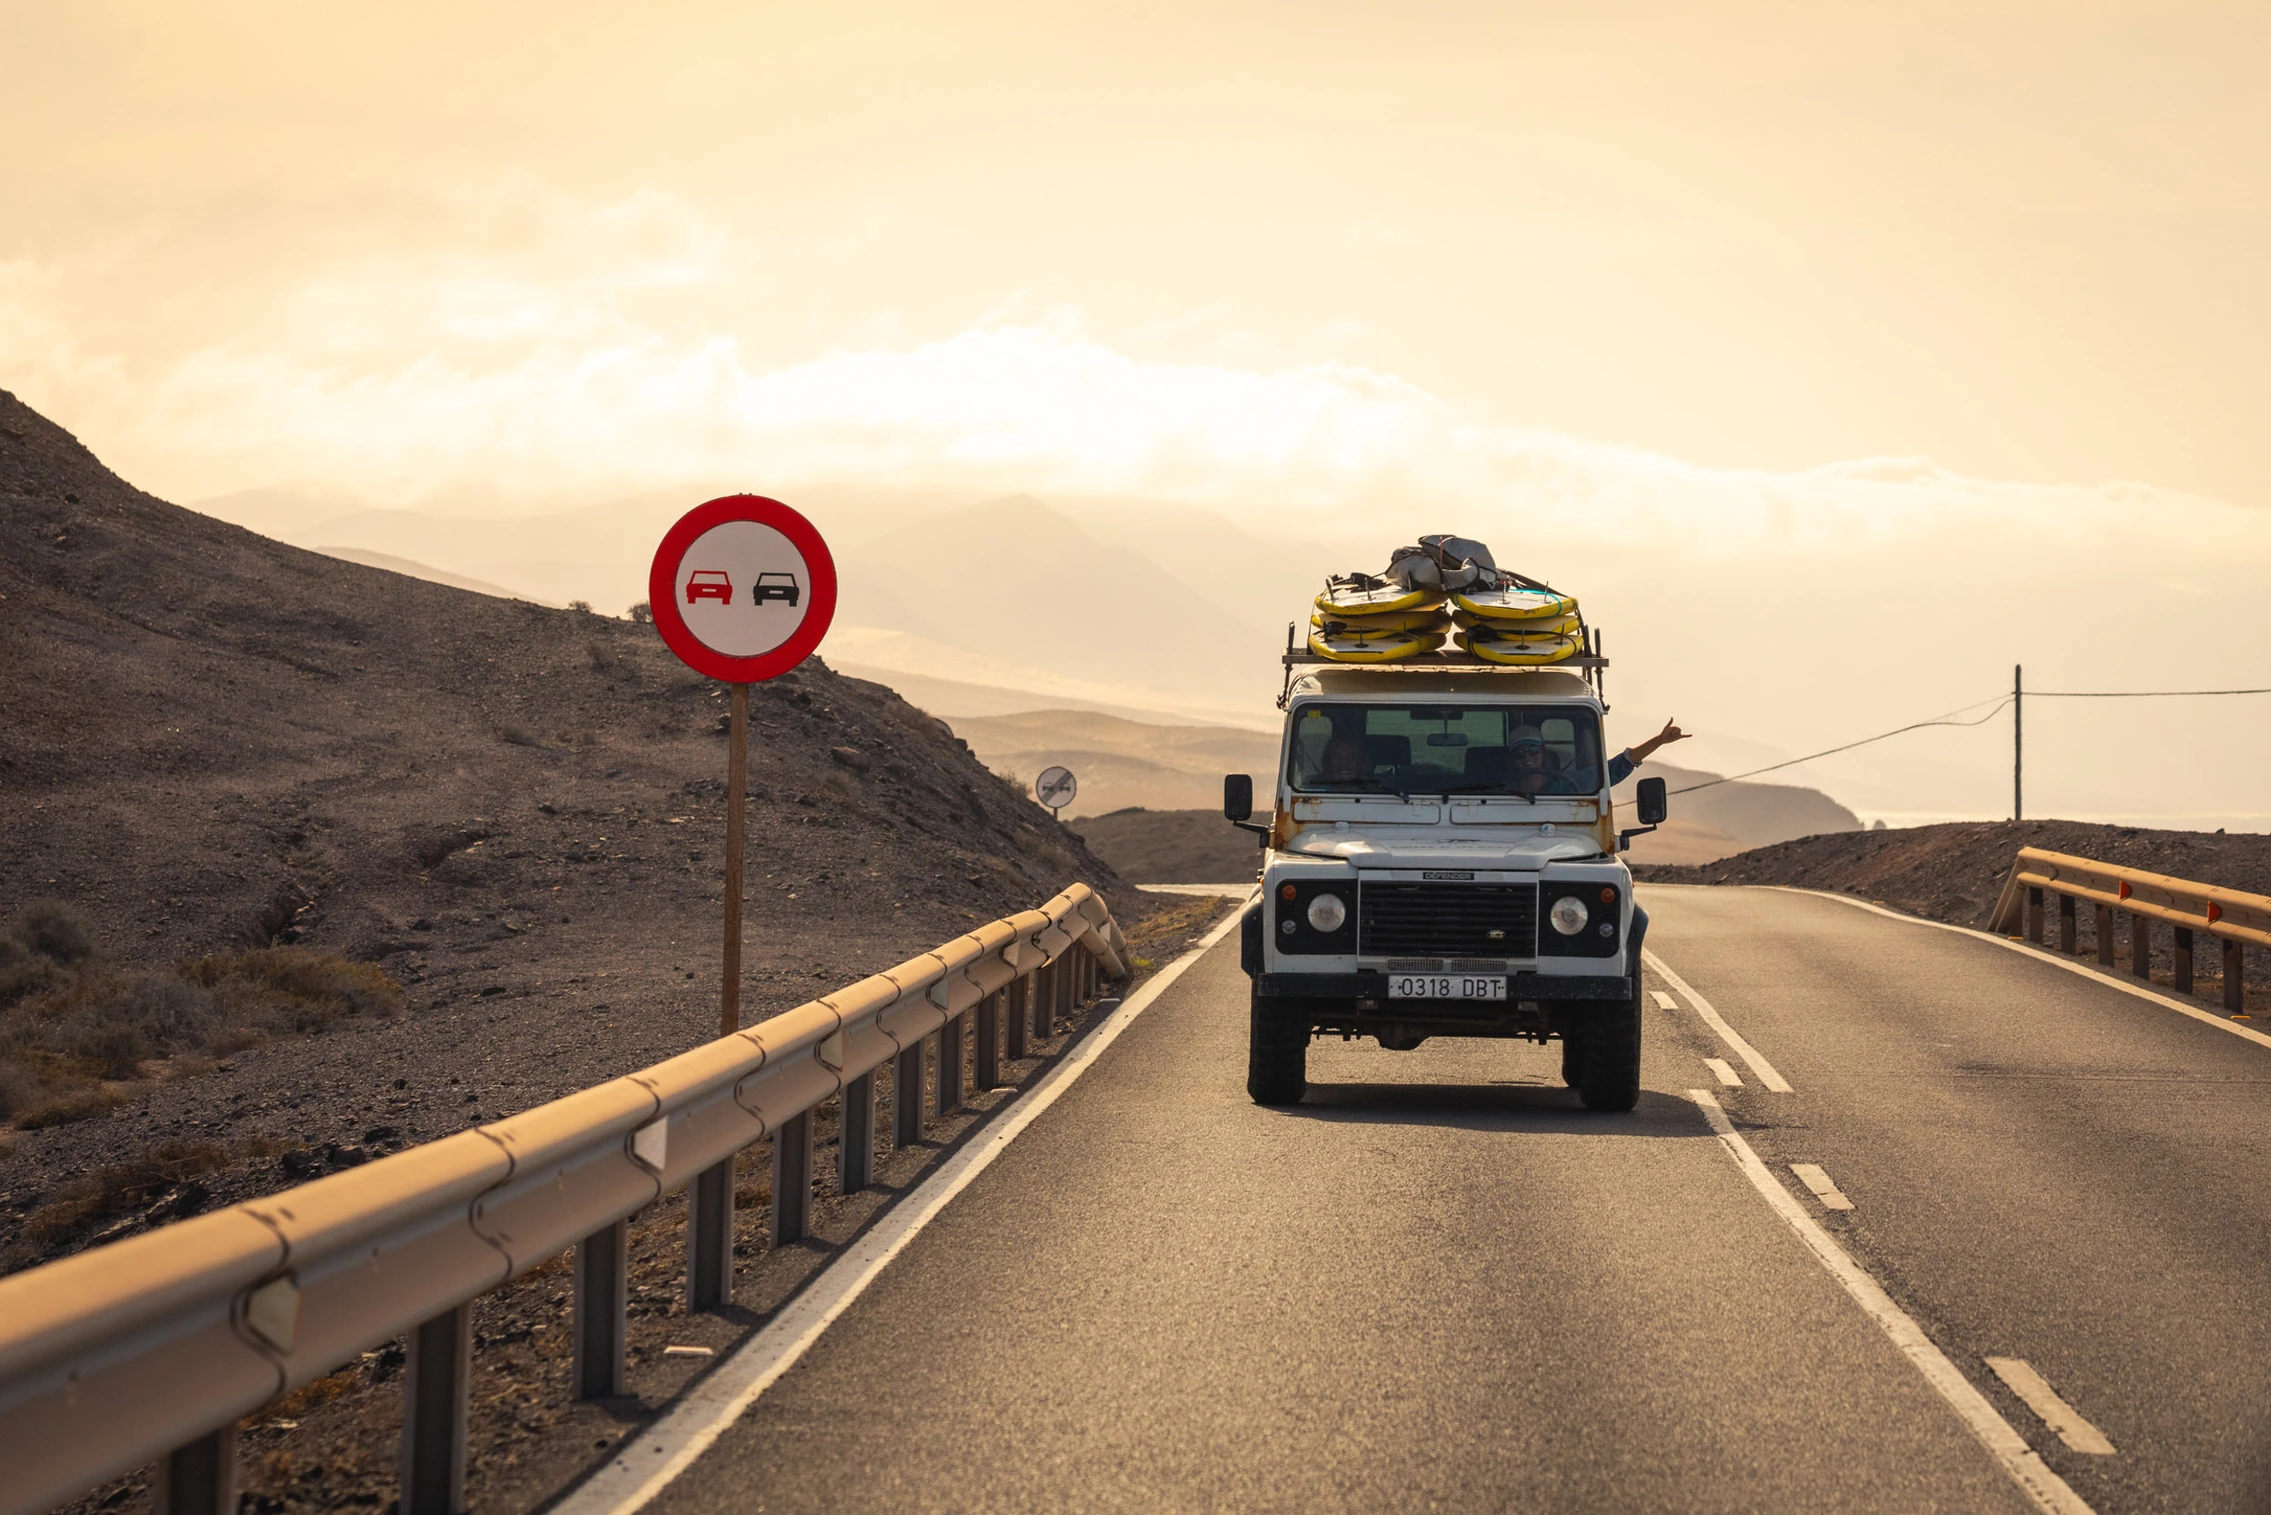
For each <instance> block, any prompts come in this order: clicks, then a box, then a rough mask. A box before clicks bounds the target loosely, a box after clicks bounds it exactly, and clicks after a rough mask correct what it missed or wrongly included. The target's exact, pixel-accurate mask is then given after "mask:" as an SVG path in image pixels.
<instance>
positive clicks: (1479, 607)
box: [1451, 587, 1577, 621]
mask: <svg viewBox="0 0 2271 1515" xmlns="http://www.w3.org/2000/svg"><path fill="white" fill-rule="evenodd" d="M1451 604H1452V606H1453V608H1454V609H1457V610H1464V611H1465V612H1467V614H1469V615H1471V616H1477V617H1479V618H1481V619H1482V620H1485V621H1543V620H1549V619H1556V618H1559V617H1561V616H1565V615H1575V614H1576V613H1577V597H1576V596H1575V595H1573V594H1563V593H1561V592H1560V591H1558V590H1553V589H1546V588H1542V587H1541V588H1536V589H1526V588H1521V587H1511V588H1506V589H1461V590H1457V591H1454V592H1453V594H1452V596H1451Z"/></svg>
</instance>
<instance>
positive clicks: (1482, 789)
mask: <svg viewBox="0 0 2271 1515" xmlns="http://www.w3.org/2000/svg"><path fill="white" fill-rule="evenodd" d="M1443 792H1444V793H1445V794H1447V795H1454V794H1506V795H1512V796H1513V797H1514V798H1516V799H1518V800H1523V801H1526V802H1527V803H1529V804H1532V805H1535V804H1536V803H1537V802H1538V797H1537V796H1536V795H1534V794H1528V793H1525V792H1523V791H1522V790H1520V789H1516V788H1515V787H1514V786H1513V785H1511V784H1495V783H1493V784H1465V785H1462V786H1460V787H1459V788H1457V789H1446V790H1444V791H1443Z"/></svg>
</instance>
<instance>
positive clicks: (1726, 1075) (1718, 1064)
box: [1703, 1057, 1743, 1089]
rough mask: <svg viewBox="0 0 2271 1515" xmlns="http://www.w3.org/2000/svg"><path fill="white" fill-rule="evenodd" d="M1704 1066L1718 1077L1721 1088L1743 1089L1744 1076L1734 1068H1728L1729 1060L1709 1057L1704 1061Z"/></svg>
mask: <svg viewBox="0 0 2271 1515" xmlns="http://www.w3.org/2000/svg"><path fill="white" fill-rule="evenodd" d="M1703 1066H1704V1067H1706V1068H1709V1069H1710V1070H1711V1071H1712V1072H1713V1073H1715V1074H1717V1075H1718V1078H1719V1087H1720V1088H1722V1089H1740V1088H1741V1087H1743V1076H1742V1075H1741V1074H1739V1073H1737V1072H1736V1071H1735V1070H1734V1069H1733V1068H1730V1067H1729V1066H1727V1059H1725V1058H1723V1057H1707V1058H1705V1059H1704V1060H1703Z"/></svg>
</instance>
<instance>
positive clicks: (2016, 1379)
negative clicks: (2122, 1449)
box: [1987, 1357, 2113, 1457]
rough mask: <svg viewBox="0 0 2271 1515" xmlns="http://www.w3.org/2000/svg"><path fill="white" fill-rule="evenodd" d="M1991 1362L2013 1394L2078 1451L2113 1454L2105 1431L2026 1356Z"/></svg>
mask: <svg viewBox="0 0 2271 1515" xmlns="http://www.w3.org/2000/svg"><path fill="white" fill-rule="evenodd" d="M1987 1366H1989V1367H1990V1368H1993V1369H1994V1370H1995V1376H1996V1377H1997V1378H2000V1379H2002V1380H2003V1383H2004V1385H2005V1386H2006V1387H2007V1388H2009V1389H2010V1391H2011V1392H2012V1393H2013V1394H2016V1395H2018V1396H2019V1398H2020V1399H2022V1400H2024V1401H2025V1402H2026V1407H2027V1408H2028V1409H2030V1410H2032V1411H2034V1413H2035V1414H2037V1415H2039V1416H2041V1417H2042V1423H2043V1424H2044V1425H2046V1426H2048V1427H2050V1429H2051V1430H2053V1431H2056V1432H2057V1433H2058V1439H2059V1440H2060V1441H2062V1442H2064V1443H2066V1445H2068V1446H2070V1447H2072V1448H2073V1449H2074V1450H2075V1451H2077V1452H2087V1453H2089V1454H2090V1455H2091V1456H2092V1457H2111V1456H2112V1455H2113V1443H2112V1442H2110V1441H2108V1440H2106V1439H2105V1432H2103V1431H2101V1430H2099V1429H2098V1428H2097V1427H2096V1426H2093V1425H2091V1424H2090V1423H2089V1422H2088V1421H2086V1420H2084V1419H2083V1418H2082V1412H2081V1411H2079V1410H2077V1409H2075V1408H2074V1407H2073V1406H2072V1405H2070V1404H2068V1403H2066V1401H2065V1400H2063V1399H2061V1398H2059V1397H2058V1391H2057V1390H2056V1389H2053V1388H2052V1387H2051V1386H2050V1380H2048V1379H2046V1378H2044V1377H2043V1376H2042V1375H2041V1374H2040V1373H2037V1372H2036V1371H2035V1370H2034V1365H2033V1364H2031V1363H2029V1362H2028V1361H2027V1360H2026V1359H2025V1358H2023V1357H1990V1358H1988V1359H1987Z"/></svg>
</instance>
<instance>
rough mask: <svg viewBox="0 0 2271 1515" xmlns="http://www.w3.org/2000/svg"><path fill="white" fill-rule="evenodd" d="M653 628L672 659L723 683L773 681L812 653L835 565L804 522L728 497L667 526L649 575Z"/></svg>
mask: <svg viewBox="0 0 2271 1515" xmlns="http://www.w3.org/2000/svg"><path fill="white" fill-rule="evenodd" d="M647 603H648V604H649V605H650V606H652V607H653V609H654V624H655V630H657V631H659V632H661V633H662V639H663V641H664V642H666V643H668V644H669V647H670V650H671V651H672V652H675V653H677V654H678V657H679V659H680V661H682V662H684V663H685V664H686V666H687V667H689V668H692V669H693V670H694V671H695V672H697V673H705V674H708V675H709V676H710V677H711V678H713V679H718V680H720V681H722V682H724V683H728V684H753V683H760V682H762V681H764V680H766V679H770V678H777V677H779V676H780V675H781V674H784V673H786V672H788V671H789V670H790V669H791V668H794V667H795V666H796V665H797V664H799V663H801V662H803V661H804V660H805V659H806V658H807V657H809V656H811V654H812V650H813V649H814V648H815V647H818V646H819V645H820V639H821V638H822V637H823V636H825V635H827V633H828V623H829V621H830V620H831V619H833V618H834V616H835V614H836V564H835V560H834V559H833V558H831V557H830V556H829V555H828V544H827V543H826V542H823V541H821V540H820V533H819V532H817V531H815V530H813V529H812V523H811V522H810V521H807V520H806V519H805V518H804V517H803V516H801V515H798V514H797V513H796V512H795V511H793V510H791V509H789V507H788V506H786V505H783V504H782V503H781V502H780V501H778V500H768V499H766V498H764V497H763V496H762V495H753V494H736V495H727V496H725V497H724V498H722V499H716V500H711V501H710V502H708V503H707V504H704V505H697V506H695V507H694V508H693V509H692V510H690V511H688V512H687V513H686V514H685V516H683V517H682V518H681V519H680V520H679V522H678V524H677V525H675V526H673V527H671V528H670V531H669V533H668V535H666V536H664V537H663V539H662V545H661V546H660V547H658V548H656V549H655V555H654V566H653V568H651V569H650V570H649V571H648V573H647Z"/></svg>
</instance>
